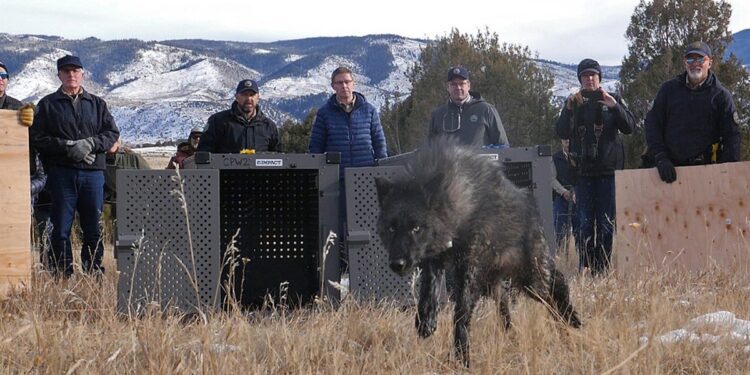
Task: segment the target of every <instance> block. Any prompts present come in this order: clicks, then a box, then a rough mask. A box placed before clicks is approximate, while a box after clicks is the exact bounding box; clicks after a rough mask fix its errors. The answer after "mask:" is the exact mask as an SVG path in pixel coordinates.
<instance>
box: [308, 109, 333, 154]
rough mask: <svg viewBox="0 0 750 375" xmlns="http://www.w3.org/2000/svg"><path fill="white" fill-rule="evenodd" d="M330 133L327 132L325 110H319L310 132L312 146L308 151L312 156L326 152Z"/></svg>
mask: <svg viewBox="0 0 750 375" xmlns="http://www.w3.org/2000/svg"><path fill="white" fill-rule="evenodd" d="M327 138H328V131H327V130H326V120H325V108H321V109H320V110H318V114H316V115H315V123H313V128H312V132H310V144H309V145H308V147H307V148H308V149H309V151H310V153H312V154H322V153H324V152H325V151H326V139H327Z"/></svg>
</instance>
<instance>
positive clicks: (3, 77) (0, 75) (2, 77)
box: [0, 72, 10, 79]
mask: <svg viewBox="0 0 750 375" xmlns="http://www.w3.org/2000/svg"><path fill="white" fill-rule="evenodd" d="M8 77H10V75H9V74H8V73H4V72H3V73H0V79H8Z"/></svg>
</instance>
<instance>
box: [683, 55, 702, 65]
mask: <svg viewBox="0 0 750 375" xmlns="http://www.w3.org/2000/svg"><path fill="white" fill-rule="evenodd" d="M705 61H706V58H705V57H703V56H701V57H688V58H686V59H685V62H686V63H688V65H690V64H692V63H694V62H698V64H703V62H705Z"/></svg>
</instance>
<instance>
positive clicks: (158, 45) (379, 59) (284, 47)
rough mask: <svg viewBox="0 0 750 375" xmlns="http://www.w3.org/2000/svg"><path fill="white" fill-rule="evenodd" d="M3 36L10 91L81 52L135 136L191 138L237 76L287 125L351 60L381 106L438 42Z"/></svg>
mask: <svg viewBox="0 0 750 375" xmlns="http://www.w3.org/2000/svg"><path fill="white" fill-rule="evenodd" d="M0 40H2V41H3V43H2V45H0V56H2V59H3V61H4V62H5V63H6V64H7V65H8V67H9V68H10V71H11V82H10V88H9V90H8V91H9V94H10V95H11V96H14V97H16V98H18V99H21V100H23V101H34V102H36V101H38V100H39V99H40V98H41V97H42V96H44V95H46V94H49V93H51V92H52V91H54V90H56V89H57V87H58V86H59V81H58V79H57V77H56V72H55V60H56V59H57V58H59V57H60V56H62V55H64V54H67V53H72V54H76V55H78V56H80V57H81V59H82V61H83V63H84V65H85V68H86V72H87V73H86V74H87V76H86V82H85V84H84V86H85V87H86V89H87V90H89V91H91V92H93V93H95V94H97V95H100V96H102V97H104V98H105V99H106V100H107V102H108V104H109V106H110V108H111V111H112V114H113V116H114V117H115V120H116V122H117V124H118V125H119V127H120V130H121V132H122V137H123V139H124V140H125V141H126V142H127V143H130V144H142V143H147V142H148V143H153V142H157V141H174V140H177V139H180V138H184V137H185V136H186V135H187V134H188V132H189V129H191V128H193V127H195V126H199V125H203V124H205V122H206V120H207V118H208V117H209V116H210V115H211V114H212V113H215V112H217V111H220V110H223V109H226V108H228V106H229V104H230V103H231V102H232V100H233V96H234V88H235V86H236V84H237V82H238V81H240V80H241V79H245V78H252V79H256V80H258V82H259V84H260V92H261V107H262V109H263V111H264V112H266V114H268V115H269V116H270V117H271V118H273V119H274V120H275V121H276V122H277V124H279V125H281V124H282V123H283V122H284V121H285V120H286V119H296V120H300V119H302V118H303V117H304V116H305V115H306V114H307V113H308V112H309V110H310V109H311V108H315V107H318V106H320V105H321V104H322V103H323V102H324V101H325V100H326V98H327V97H328V96H329V95H330V94H331V93H332V91H331V87H330V73H331V72H332V71H333V70H334V69H335V68H336V67H338V66H341V65H345V66H349V67H351V68H352V69H353V70H354V72H355V78H356V80H357V87H356V89H357V91H360V92H362V93H363V94H364V95H365V97H367V99H368V101H370V102H372V103H373V104H374V105H375V106H376V107H378V108H379V107H381V106H382V105H383V104H384V103H385V100H386V98H389V99H390V100H391V101H393V100H394V99H395V98H396V97H397V96H398V97H399V98H401V99H403V98H405V97H406V96H407V95H408V94H409V92H410V91H411V85H410V83H409V81H408V80H407V78H406V72H407V70H408V69H409V68H410V67H411V66H413V64H414V63H415V62H416V61H417V59H418V58H419V54H420V52H421V49H422V48H423V47H424V46H425V45H426V43H428V41H425V40H417V39H409V38H403V37H400V36H395V35H371V36H365V37H336V38H310V39H300V40H290V41H280V42H273V43H241V42H224V41H206V40H177V41H160V42H144V41H140V40H132V39H131V40H115V41H101V40H98V39H95V38H88V39H83V40H68V39H64V38H60V37H56V36H42V35H34V36H32V35H11V34H0ZM538 63H539V64H540V65H543V66H545V67H547V68H549V69H551V71H552V72H553V73H554V75H555V86H554V89H553V90H554V94H555V95H556V96H558V97H560V98H564V97H566V96H567V95H569V94H570V93H571V92H573V91H575V90H576V89H577V87H578V85H579V84H578V81H577V80H576V75H575V66H574V65H564V64H560V63H555V62H549V61H543V60H540V61H539V62H538ZM618 71H619V68H618V67H609V68H607V67H605V68H604V74H603V75H604V82H605V86H606V87H607V88H613V87H614V85H616V83H617V72H618Z"/></svg>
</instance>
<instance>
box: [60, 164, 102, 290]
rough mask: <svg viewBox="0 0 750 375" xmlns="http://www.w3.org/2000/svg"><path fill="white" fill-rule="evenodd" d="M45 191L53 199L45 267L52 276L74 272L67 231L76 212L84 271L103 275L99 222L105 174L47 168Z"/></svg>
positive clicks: (92, 171) (68, 232)
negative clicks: (48, 248) (49, 240)
mask: <svg viewBox="0 0 750 375" xmlns="http://www.w3.org/2000/svg"><path fill="white" fill-rule="evenodd" d="M47 188H48V190H49V193H50V195H51V197H52V215H51V217H50V220H51V221H52V238H51V241H52V251H51V252H50V254H49V260H48V264H49V267H50V269H51V271H52V272H53V273H57V274H62V275H64V276H70V275H71V274H72V273H73V252H72V249H71V245H70V232H71V228H72V226H73V219H74V218H75V213H76V211H77V212H78V220H79V222H80V224H81V230H82V231H83V246H82V248H81V266H82V267H83V270H84V271H85V272H95V271H98V272H103V271H104V268H102V256H103V255H104V245H103V244H102V241H101V230H100V227H99V220H100V218H101V213H102V205H103V203H104V172H103V171H100V170H83V169H76V168H68V167H61V166H54V165H50V166H49V167H48V168H47Z"/></svg>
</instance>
